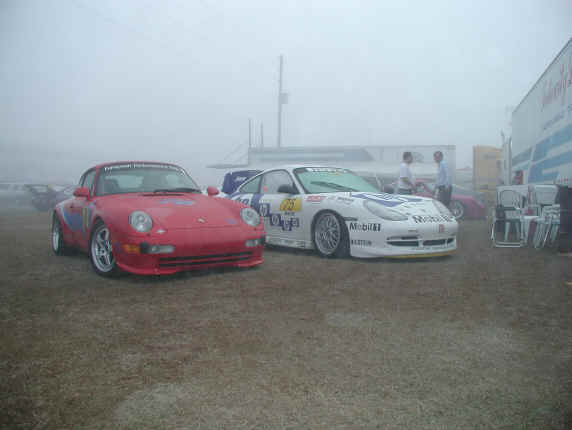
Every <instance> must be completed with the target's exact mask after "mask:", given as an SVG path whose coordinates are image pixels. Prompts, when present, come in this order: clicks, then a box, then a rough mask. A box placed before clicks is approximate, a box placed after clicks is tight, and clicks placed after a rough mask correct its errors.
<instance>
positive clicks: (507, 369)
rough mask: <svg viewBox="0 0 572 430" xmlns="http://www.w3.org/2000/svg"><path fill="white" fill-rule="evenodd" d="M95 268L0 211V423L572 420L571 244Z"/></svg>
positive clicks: (410, 424)
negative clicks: (135, 269)
mask: <svg viewBox="0 0 572 430" xmlns="http://www.w3.org/2000/svg"><path fill="white" fill-rule="evenodd" d="M459 242H460V248H459V250H458V252H457V253H456V254H455V255H454V256H453V257H450V258H445V259H440V260H425V261H391V260H376V261H360V260H352V259H348V260H326V259H321V258H319V257H317V256H315V255H314V254H312V253H307V252H292V251H284V250H278V249H270V250H267V252H266V253H265V259H266V261H265V263H264V264H263V265H262V266H261V267H259V268H257V269H254V270H225V271H214V272H209V273H194V274H183V275H177V276H171V277H163V278H144V277H134V276H126V277H123V278H121V279H119V280H105V279H102V278H100V277H98V276H96V275H95V274H94V273H93V271H92V270H91V267H90V263H89V260H88V259H87V257H85V256H82V255H77V256H71V257H56V256H54V255H52V253H51V250H50V247H49V215H46V214H37V213H31V212H28V213H23V212H22V213H19V212H5V213H4V214H2V215H0V246H1V252H2V258H1V259H0V273H1V275H0V285H1V286H0V342H1V350H0V386H1V387H2V390H1V391H0V428H22V429H70V430H72V429H74V430H75V429H94V430H95V429H157V428H168V429H332V428H335V429H489V428H490V429H566V428H572V284H570V282H572V259H566V258H562V257H557V256H555V255H554V253H553V252H552V251H550V250H545V251H542V252H538V251H535V250H531V249H491V248H490V246H489V243H488V237H487V227H486V223H485V222H464V223H462V225H461V229H460V239H459Z"/></svg>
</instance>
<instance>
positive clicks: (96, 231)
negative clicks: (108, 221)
mask: <svg viewBox="0 0 572 430" xmlns="http://www.w3.org/2000/svg"><path fill="white" fill-rule="evenodd" d="M89 259H90V260H91V266H92V267H93V270H94V271H95V273H97V274H98V275H99V276H103V277H106V278H113V277H116V276H118V275H119V268H118V267H117V263H116V261H115V255H114V254H113V246H112V244H111V239H110V233H109V229H108V228H107V226H106V225H105V224H104V223H103V222H102V221H98V222H96V224H95V225H94V226H93V230H92V232H91V236H90V238H89Z"/></svg>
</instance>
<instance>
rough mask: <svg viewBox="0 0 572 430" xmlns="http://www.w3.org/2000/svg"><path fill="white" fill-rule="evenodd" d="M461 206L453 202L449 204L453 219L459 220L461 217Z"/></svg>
mask: <svg viewBox="0 0 572 430" xmlns="http://www.w3.org/2000/svg"><path fill="white" fill-rule="evenodd" d="M463 212H464V210H463V206H462V205H461V203H459V202H456V201H453V202H451V213H452V214H453V216H454V217H455V218H460V217H462V216H463Z"/></svg>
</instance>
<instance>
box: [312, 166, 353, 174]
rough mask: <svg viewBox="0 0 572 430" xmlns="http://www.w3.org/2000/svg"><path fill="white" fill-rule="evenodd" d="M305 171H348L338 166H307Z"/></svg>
mask: <svg viewBox="0 0 572 430" xmlns="http://www.w3.org/2000/svg"><path fill="white" fill-rule="evenodd" d="M306 172H327V173H345V172H349V170H348V169H342V168H338V167H307V168H306Z"/></svg>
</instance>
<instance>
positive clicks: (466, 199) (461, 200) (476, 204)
mask: <svg viewBox="0 0 572 430" xmlns="http://www.w3.org/2000/svg"><path fill="white" fill-rule="evenodd" d="M415 187H416V191H415V193H414V194H415V195H417V196H425V197H432V196H433V195H434V193H435V184H434V183H430V182H425V181H423V180H421V179H418V180H417V181H415ZM449 210H450V211H451V213H452V214H453V216H454V217H455V218H456V219H483V218H486V211H485V205H484V204H483V202H482V201H481V200H480V199H479V198H478V195H477V194H476V193H474V192H473V191H471V190H467V189H466V188H463V187H460V186H458V185H453V193H452V195H451V203H450V204H449Z"/></svg>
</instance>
